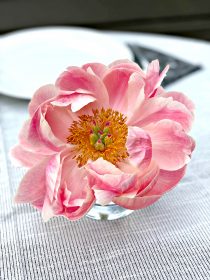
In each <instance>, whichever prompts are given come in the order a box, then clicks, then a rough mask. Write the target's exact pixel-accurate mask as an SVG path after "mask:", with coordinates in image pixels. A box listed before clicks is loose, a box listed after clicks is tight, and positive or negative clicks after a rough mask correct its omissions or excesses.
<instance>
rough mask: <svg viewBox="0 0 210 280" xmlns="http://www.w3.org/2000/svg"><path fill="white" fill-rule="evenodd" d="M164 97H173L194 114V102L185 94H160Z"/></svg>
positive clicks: (170, 92) (172, 92) (174, 92)
mask: <svg viewBox="0 0 210 280" xmlns="http://www.w3.org/2000/svg"><path fill="white" fill-rule="evenodd" d="M160 96H162V97H172V98H173V100H175V101H178V102H180V103H181V104H183V105H185V107H186V108H187V109H188V110H189V111H190V112H191V114H193V113H194V110H195V106H194V104H193V102H192V101H191V100H190V99H189V98H188V97H187V96H186V95H184V94H183V93H181V92H176V91H169V92H162V93H161V94H160Z"/></svg>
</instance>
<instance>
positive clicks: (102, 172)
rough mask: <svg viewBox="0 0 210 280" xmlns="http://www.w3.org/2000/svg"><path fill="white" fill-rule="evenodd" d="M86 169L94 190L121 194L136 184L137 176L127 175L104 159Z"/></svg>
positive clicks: (90, 164)
mask: <svg viewBox="0 0 210 280" xmlns="http://www.w3.org/2000/svg"><path fill="white" fill-rule="evenodd" d="M85 168H86V170H87V171H88V179H89V184H90V186H91V187H92V188H94V189H99V190H105V191H108V192H113V193H115V194H117V193H118V194H120V193H123V192H125V191H126V190H127V189H129V188H131V187H132V186H133V185H134V184H135V179H136V176H135V174H130V173H125V172H123V171H121V170H120V169H119V168H117V167H116V166H115V165H114V164H112V163H110V162H108V161H106V160H104V159H103V158H98V159H97V160H96V161H93V162H89V163H87V165H86V166H85ZM96 199H97V197H96Z"/></svg>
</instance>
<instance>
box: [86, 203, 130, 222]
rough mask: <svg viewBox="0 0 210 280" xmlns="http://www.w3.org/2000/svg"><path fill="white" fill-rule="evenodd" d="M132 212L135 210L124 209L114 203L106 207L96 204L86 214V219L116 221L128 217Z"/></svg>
mask: <svg viewBox="0 0 210 280" xmlns="http://www.w3.org/2000/svg"><path fill="white" fill-rule="evenodd" d="M132 212H133V210H130V209H126V208H123V207H121V206H119V205H117V204H114V203H112V202H111V203H109V204H108V205H105V206H102V205H100V204H98V203H95V204H94V205H93V207H92V208H91V209H90V211H89V212H88V213H87V214H86V217H88V218H91V219H95V220H116V219H119V218H123V217H126V216H128V215H129V214H131V213H132Z"/></svg>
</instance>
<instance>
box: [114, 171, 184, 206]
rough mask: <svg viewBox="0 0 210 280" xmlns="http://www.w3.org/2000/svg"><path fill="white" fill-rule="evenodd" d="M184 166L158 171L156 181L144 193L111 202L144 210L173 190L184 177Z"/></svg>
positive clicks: (117, 198) (118, 198)
mask: <svg viewBox="0 0 210 280" xmlns="http://www.w3.org/2000/svg"><path fill="white" fill-rule="evenodd" d="M185 170H186V166H184V167H182V168H181V169H179V170H175V171H166V170H160V172H159V174H158V177H156V176H155V177H156V178H157V180H154V182H155V183H154V184H150V185H149V187H147V188H145V189H144V191H142V192H140V193H139V194H138V195H137V196H135V197H133V198H130V197H126V196H121V197H115V198H114V199H113V202H115V203H116V204H118V205H120V206H122V207H125V208H128V209H132V210H137V209H141V208H145V207H148V206H150V205H151V204H153V203H155V202H156V201H157V200H158V199H159V198H160V197H161V196H162V195H163V194H164V193H165V192H167V191H169V190H170V189H171V188H173V187H174V186H175V185H176V184H177V183H178V182H179V181H180V180H181V178H182V177H183V176H184V173H185Z"/></svg>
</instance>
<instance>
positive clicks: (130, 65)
mask: <svg viewBox="0 0 210 280" xmlns="http://www.w3.org/2000/svg"><path fill="white" fill-rule="evenodd" d="M109 68H110V69H127V70H131V71H132V72H138V73H139V74H141V77H142V78H145V77H146V75H145V73H144V71H143V70H142V69H141V68H140V67H139V65H138V64H137V63H135V62H133V61H131V60H128V59H121V60H116V61H114V62H112V63H111V64H110V65H109Z"/></svg>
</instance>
